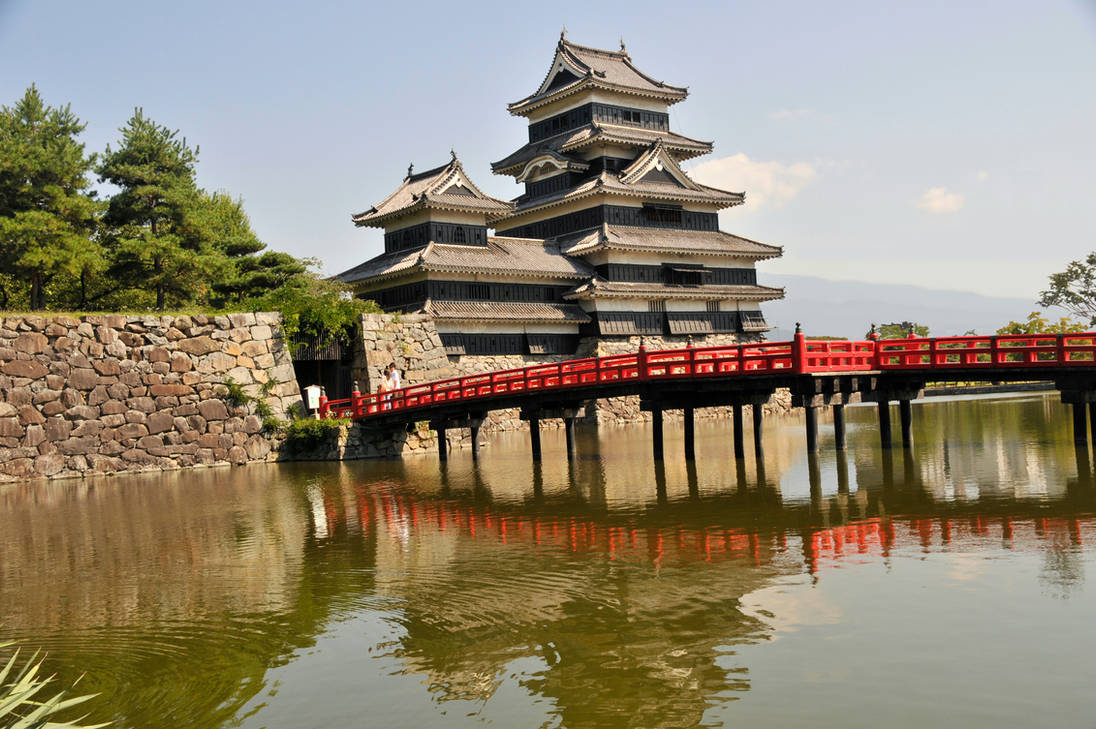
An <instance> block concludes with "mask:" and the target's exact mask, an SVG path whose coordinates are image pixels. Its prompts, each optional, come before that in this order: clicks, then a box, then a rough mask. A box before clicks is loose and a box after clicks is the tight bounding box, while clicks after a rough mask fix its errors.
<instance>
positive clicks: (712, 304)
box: [708, 299, 719, 311]
mask: <svg viewBox="0 0 1096 729" xmlns="http://www.w3.org/2000/svg"><path fill="white" fill-rule="evenodd" d="M708 311H719V300H718V299H716V300H714V301H709V302H708Z"/></svg>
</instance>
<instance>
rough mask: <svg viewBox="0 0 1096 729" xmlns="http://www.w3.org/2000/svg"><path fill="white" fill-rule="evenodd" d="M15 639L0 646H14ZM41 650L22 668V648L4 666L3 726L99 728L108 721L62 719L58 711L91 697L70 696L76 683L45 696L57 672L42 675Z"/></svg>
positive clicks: (0, 691)
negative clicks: (91, 722)
mask: <svg viewBox="0 0 1096 729" xmlns="http://www.w3.org/2000/svg"><path fill="white" fill-rule="evenodd" d="M12 645H13V643H12V642H11V641H8V642H0V650H2V649H5V648H10V647H11V646H12ZM41 655H42V654H41V653H38V652H36V653H35V654H34V655H32V656H31V657H30V660H29V661H27V662H26V664H25V665H24V666H23V667H22V668H18V664H19V651H18V650H16V651H15V653H14V654H13V655H12V657H11V658H10V659H9V660H8V662H7V664H5V665H4V666H3V667H2V668H0V729H42V728H47V727H48V728H54V729H62V728H63V727H72V728H73V729H77V728H82V729H95V727H104V726H107V724H95V725H94V726H92V725H87V724H80V723H79V722H80V721H81V720H82V719H83V717H81V718H80V719H73V720H71V721H58V720H57V719H56V717H57V715H58V714H61V713H63V712H66V711H68V710H69V709H71V708H72V707H74V706H78V705H80V704H82V703H84V702H85V701H88V700H89V699H91V698H94V696H95V694H92V695H88V696H70V695H69V694H70V693H71V692H72V689H73V688H74V687H75V686H76V684H75V683H74V684H73V685H72V686H70V687H68V688H64V689H61V690H60V691H58V692H57V693H55V694H53V695H46V696H43V695H42V694H43V692H44V691H45V690H46V688H47V687H49V686H50V684H52V683H53V676H43V675H42V672H41V671H42V660H43V659H42V657H41Z"/></svg>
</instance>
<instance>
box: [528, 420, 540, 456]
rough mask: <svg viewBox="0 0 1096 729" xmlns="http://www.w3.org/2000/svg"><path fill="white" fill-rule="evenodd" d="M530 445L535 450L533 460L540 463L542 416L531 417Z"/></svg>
mask: <svg viewBox="0 0 1096 729" xmlns="http://www.w3.org/2000/svg"><path fill="white" fill-rule="evenodd" d="M529 445H530V448H531V450H532V451H533V461H534V462H535V463H540V418H536V417H530V418H529Z"/></svg>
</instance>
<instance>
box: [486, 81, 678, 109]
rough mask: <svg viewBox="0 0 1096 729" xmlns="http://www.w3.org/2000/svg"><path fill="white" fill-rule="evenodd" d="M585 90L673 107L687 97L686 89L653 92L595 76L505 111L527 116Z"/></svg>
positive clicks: (674, 88) (508, 105)
mask: <svg viewBox="0 0 1096 729" xmlns="http://www.w3.org/2000/svg"><path fill="white" fill-rule="evenodd" d="M587 88H600V89H604V90H606V91H616V92H619V93H622V94H630V95H632V96H644V97H647V98H651V99H659V100H660V101H665V102H666V104H667V105H673V104H676V103H678V102H679V101H684V100H685V98H686V97H687V96H688V95H689V91H688V89H683V88H679V87H676V86H666V87H663V88H662V89H660V90H658V91H655V90H653V89H637V88H634V87H631V86H621V85H619V84H613V83H608V82H606V81H601V80H600V79H598V78H597V77H595V76H585V77H583V78H580V79H578V80H577V81H572V82H571V83H569V84H568V85H566V86H561V87H559V88H558V89H555V90H554V91H552V92H551V93H550V94H545V95H542V96H539V97H538V96H527V97H525V98H524V99H521V100H519V101H515V102H512V103H510V104H507V105H506V110H507V111H509V112H510V114H511V115H512V116H528V115H529V114H530V113H531V112H533V111H536V110H537V109H539V108H541V107H542V106H547V105H549V104H552V103H555V102H556V101H559V100H560V99H563V98H566V97H568V96H570V95H572V94H577V93H578V92H580V91H583V90H584V89H587Z"/></svg>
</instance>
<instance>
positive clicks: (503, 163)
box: [336, 35, 783, 371]
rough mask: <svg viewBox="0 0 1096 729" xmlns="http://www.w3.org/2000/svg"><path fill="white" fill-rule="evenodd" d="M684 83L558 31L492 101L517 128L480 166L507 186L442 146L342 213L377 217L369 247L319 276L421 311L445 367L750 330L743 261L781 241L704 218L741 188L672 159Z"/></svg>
mask: <svg viewBox="0 0 1096 729" xmlns="http://www.w3.org/2000/svg"><path fill="white" fill-rule="evenodd" d="M687 95H688V92H687V90H686V89H685V88H683V87H678V86H672V85H670V84H667V83H664V82H662V81H657V80H655V79H654V78H652V77H651V76H649V75H647V74H645V73H643V72H642V71H640V70H639V69H638V68H637V67H636V66H635V65H634V64H633V63H632V59H631V57H630V56H629V55H628V52H627V50H626V49H625V48H624V46H623V44H621V48H620V50H618V51H607V50H600V49H596V48H590V47H587V46H581V45H578V44H575V43H572V42H570V41H569V40H567V38H566V37H565V36H563V35H561V37H560V40H559V43H558V45H557V46H556V51H555V56H554V58H553V59H552V64H551V66H550V67H549V69H548V72H547V74H546V75H545V77H544V79H543V81H542V82H541V83H540V85H539V86H538V87H537V89H536V90H535V91H534V92H533V93H532V94H530V95H529V96H527V97H525V98H524V99H521V100H520V101H515V102H514V103H512V104H510V105H509V106H508V110H509V111H510V113H511V114H513V115H515V116H519V117H524V118H526V119H528V122H529V128H528V140H529V141H528V143H527V144H525V145H523V146H522V147H521V148H520V149H518V150H516V151H514V152H512V153H511V154H509V155H508V156H506V157H504V158H503V159H501V160H499V161H498V162H495V163H494V164H493V165H492V171H493V172H494V173H495V174H499V175H507V176H511V177H513V178H514V179H515V180H516V181H517V182H518V183H521V184H523V185H524V192H523V193H522V194H521V195H520V196H518V197H517V198H515V199H513V200H511V201H502V200H496V199H494V198H492V197H489V196H488V195H486V194H484V193H483V192H482V191H481V190H480V189H479V188H478V187H477V186H476V185H475V184H474V183H473V181H472V180H471V179H470V177H469V176H468V174H467V172H466V171H465V170H464V168H463V166H462V165H461V163H460V161H459V160H458V159H457V156H456V155H455V154H452V156H451V159H450V160H449V161H448V162H447V163H446V164H444V165H442V166H440V167H436V168H433V169H430V170H426V171H424V172H416V171H415V170H414V169H411V168H409V169H408V171H407V175H406V177H404V179H403V182H402V183H401V184H400V186H399V187H398V188H397V189H396V191H395V192H393V193H392V194H391V195H390V196H389V197H388V198H386V199H385V200H383V201H382V202H380V203H377V204H376V205H374V206H373V207H370V208H369V209H367V210H365V211H363V212H361V213H358V214H356V215H354V216H353V221H354V224H355V225H358V226H369V227H379V228H383V230H384V253H382V254H381V255H379V256H377V257H375V258H373V259H371V260H369V261H366V262H365V263H362V264H360V265H358V266H356V267H354V268H352V269H350V270H348V271H345V272H343V273H341V274H339V275H338V276H337V277H336V278H337V279H339V280H341V281H343V282H345V283H348V284H350V285H351V286H352V287H353V289H354V291H355V293H356V294H357V295H358V296H361V297H363V298H369V299H374V300H376V301H377V302H378V303H379V304H380V305H381V306H382V307H383V308H384V309H385V310H386V311H392V312H403V313H418V314H425V315H429V317H430V319H432V321H433V324H434V326H435V327H436V330H437V333H438V334H439V336H440V340H441V342H442V344H443V346H444V348H445V352H446V354H447V355H448V356H449V358H450V361H451V362H452V363H453V365H454V367H455V369H456V371H476V370H479V369H482V368H481V367H478V366H476V364H475V358H483V357H490V358H491V363H492V364H496V365H497V364H499V360H500V358H501V359H503V360H505V358H507V357H509V358H510V359H511V360H513V363H514V364H518V363H520V362H521V361H528V360H529V359H533V360H534V361H536V360H537V359H540V358H541V356H545V357H552V358H554V359H558V358H560V357H561V356H563V357H566V356H574V355H576V354H579V355H580V356H581V355H583V354H587V353H594V352H606V351H624V350H627V349H633V350H634V348H635V347H636V346H638V344H639V342H640V339H641V338H645V339H647V340H648V341H649V342H650V343H651V344H652V345H654V344H656V343H662V344H666V345H667V346H674V343H675V342H680V343H681V344H684V342H685V340H686V338H687V337H693V339H694V340H695V341H696V343H697V344H698V345H699V344H702V343H705V342H708V343H729V342H734V341H744V340H747V341H748V340H756V339H758V338H760V337H761V336H762V333H763V332H765V331H767V329H768V327H767V325H766V323H765V319H764V316H763V315H762V312H761V307H760V305H761V303H762V302H764V301H767V300H772V299H777V298H781V297H782V296H783V290H782V289H780V288H773V287H768V286H761V285H759V284H758V283H757V276H756V270H755V264H756V263H757V262H758V261H761V260H765V259H769V258H775V257H778V256H780V255H781V253H782V250H781V248H780V247H778V246H773V245H768V244H765V243H759V242H756V241H752V240H748V239H746V238H742V237H740V236H736V235H733V234H731V233H726V232H723V231H721V230H719V223H718V212H719V210H721V209H724V208H728V207H731V206H734V205H740V204H742V203H743V201H744V199H745V195H744V193H741V192H728V191H725V190H719V189H716V188H713V187H708V186H706V185H702V184H699V183H697V182H696V181H694V180H693V179H691V178H690V177H689V175H688V174H686V173H685V172H684V171H683V170H682V169H681V163H682V162H684V161H685V160H688V159H692V158H695V157H698V156H701V155H704V154H708V153H709V152H711V150H712V144H711V142H703V141H698V140H695V139H691V138H689V137H686V136H683V135H681V134H678V133H676V132H673V131H671V130H670V115H669V108H670V107H671V106H672V105H673V104H676V103H678V102H680V101H683V100H684V99H685V98H686V96H687ZM492 229H493V230H494V235H491V234H489V231H490V230H492ZM507 362H509V360H507Z"/></svg>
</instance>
